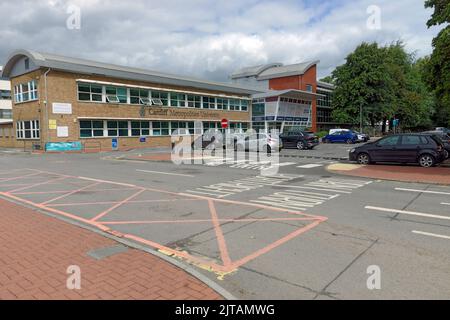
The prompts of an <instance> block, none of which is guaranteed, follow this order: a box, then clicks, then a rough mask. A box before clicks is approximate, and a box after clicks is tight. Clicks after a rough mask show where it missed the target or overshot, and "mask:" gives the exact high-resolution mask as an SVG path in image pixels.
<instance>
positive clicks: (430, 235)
mask: <svg viewBox="0 0 450 320" xmlns="http://www.w3.org/2000/svg"><path fill="white" fill-rule="evenodd" d="M412 233H415V234H420V235H423V236H429V237H435V238H441V239H448V240H450V237H449V236H444V235H442V234H436V233H429V232H423V231H416V230H414V231H412Z"/></svg>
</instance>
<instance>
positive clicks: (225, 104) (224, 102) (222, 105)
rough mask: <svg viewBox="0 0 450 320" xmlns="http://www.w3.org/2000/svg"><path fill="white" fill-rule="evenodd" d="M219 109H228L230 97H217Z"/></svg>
mask: <svg viewBox="0 0 450 320" xmlns="http://www.w3.org/2000/svg"><path fill="white" fill-rule="evenodd" d="M217 109H218V110H228V99H223V98H217Z"/></svg>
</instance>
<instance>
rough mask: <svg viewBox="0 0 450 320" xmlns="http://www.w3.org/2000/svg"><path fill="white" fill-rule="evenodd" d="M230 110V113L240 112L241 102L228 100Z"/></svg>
mask: <svg viewBox="0 0 450 320" xmlns="http://www.w3.org/2000/svg"><path fill="white" fill-rule="evenodd" d="M230 110H231V111H240V110H241V101H240V100H238V99H230Z"/></svg>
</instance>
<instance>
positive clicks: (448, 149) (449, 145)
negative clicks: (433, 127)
mask: <svg viewBox="0 0 450 320" xmlns="http://www.w3.org/2000/svg"><path fill="white" fill-rule="evenodd" d="M424 133H426V134H433V135H436V136H437V137H439V138H440V139H441V140H442V144H443V145H444V149H445V158H446V159H448V158H449V156H450V132H449V133H445V132H444V131H428V132H424Z"/></svg>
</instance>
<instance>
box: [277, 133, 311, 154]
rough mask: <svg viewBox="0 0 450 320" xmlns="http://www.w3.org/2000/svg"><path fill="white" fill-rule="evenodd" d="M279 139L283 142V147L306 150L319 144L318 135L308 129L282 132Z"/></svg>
mask: <svg viewBox="0 0 450 320" xmlns="http://www.w3.org/2000/svg"><path fill="white" fill-rule="evenodd" d="M280 139H281V141H282V142H283V148H297V149H298V150H306V149H313V148H314V147H315V146H318V145H319V137H318V136H316V135H315V134H314V133H313V132H308V131H289V132H287V133H285V134H282V135H281V136H280Z"/></svg>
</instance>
